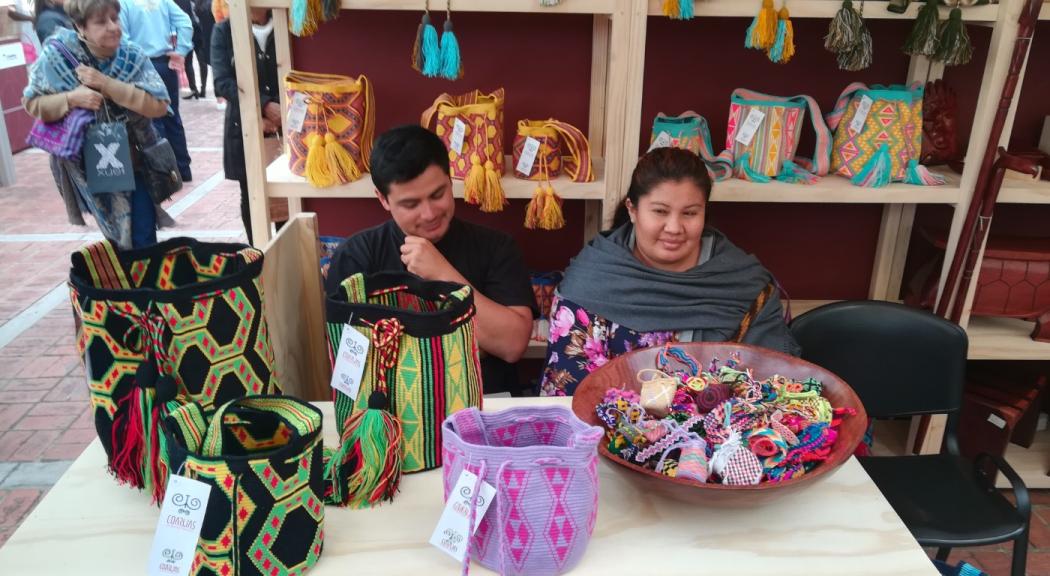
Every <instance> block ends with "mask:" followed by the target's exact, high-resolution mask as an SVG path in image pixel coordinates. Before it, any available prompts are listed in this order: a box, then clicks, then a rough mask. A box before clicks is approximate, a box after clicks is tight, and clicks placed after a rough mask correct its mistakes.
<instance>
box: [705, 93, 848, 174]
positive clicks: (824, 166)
mask: <svg viewBox="0 0 1050 576" xmlns="http://www.w3.org/2000/svg"><path fill="white" fill-rule="evenodd" d="M807 108H808V109H809V112H810V121H811V124H812V126H813V131H814V133H815V134H816V137H817V140H816V145H815V148H814V152H813V158H811V159H810V158H799V157H797V156H796V154H797V153H798V145H799V140H800V139H801V136H802V125H803V123H804V121H805V116H806V109H807ZM830 151H831V132H830V131H829V130H828V127H827V125H826V124H825V123H824V118H823V117H822V116H821V114H820V107H819V106H818V105H817V102H816V100H814V99H813V98H810V97H809V96H791V97H781V96H770V95H768V94H762V93H759V92H754V91H751V90H745V89H743V88H738V89H736V90H734V91H733V94H732V96H731V98H730V104H729V124H728V127H727V131H726V147H725V151H723V152H722V153H721V154H720V155H719V160H720V161H721V163H720V165H721V166H726V167H728V166H730V165H731V166H732V175H733V176H736V177H737V178H740V179H743V180H749V181H751V182H769V181H770V180H773V179H776V180H779V181H782V182H790V183H796V184H812V183H814V182H816V181H817V180H818V179H819V177H820V176H824V175H826V174H827V173H828V165H829V157H830ZM728 177H729V173H728V170H719V171H716V179H719V180H721V179H724V178H728Z"/></svg>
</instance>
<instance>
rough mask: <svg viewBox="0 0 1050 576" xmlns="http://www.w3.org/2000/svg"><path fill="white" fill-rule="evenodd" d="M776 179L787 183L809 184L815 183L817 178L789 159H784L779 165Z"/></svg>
mask: <svg viewBox="0 0 1050 576" xmlns="http://www.w3.org/2000/svg"><path fill="white" fill-rule="evenodd" d="M777 180H778V181H780V182H787V183H788V184H805V185H809V184H816V183H817V180H819V178H817V176H816V175H815V174H813V173H812V172H810V171H809V170H806V169H805V168H803V167H801V166H799V165H798V164H795V163H794V162H792V161H791V160H784V164H783V165H782V166H781V167H780V173H779V174H777Z"/></svg>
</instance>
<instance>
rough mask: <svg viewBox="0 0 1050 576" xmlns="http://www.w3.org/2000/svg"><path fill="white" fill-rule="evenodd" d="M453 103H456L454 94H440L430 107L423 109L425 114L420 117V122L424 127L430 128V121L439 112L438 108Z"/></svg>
mask: <svg viewBox="0 0 1050 576" xmlns="http://www.w3.org/2000/svg"><path fill="white" fill-rule="evenodd" d="M453 105H455V100H453V98H452V95H450V94H447V93H445V94H442V95H440V96H438V97H437V98H435V99H434V103H433V104H431V105H430V107H429V108H427V109H426V110H424V111H423V115H422V117H421V118H420V119H419V124H420V125H421V126H422V127H424V128H427V129H429V128H430V123H431V121H432V120H433V119H434V115H435V114H437V111H438V108H440V107H441V106H453Z"/></svg>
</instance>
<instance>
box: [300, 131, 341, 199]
mask: <svg viewBox="0 0 1050 576" xmlns="http://www.w3.org/2000/svg"><path fill="white" fill-rule="evenodd" d="M324 141H325V139H324V137H323V136H321V135H320V134H312V135H311V136H310V143H309V144H307V146H306V181H307V182H309V183H310V184H311V185H313V186H316V187H317V188H327V187H329V186H331V185H333V184H335V182H336V178H335V176H334V175H333V174H332V169H331V167H330V166H329V165H328V158H327V155H326V154H325V145H324Z"/></svg>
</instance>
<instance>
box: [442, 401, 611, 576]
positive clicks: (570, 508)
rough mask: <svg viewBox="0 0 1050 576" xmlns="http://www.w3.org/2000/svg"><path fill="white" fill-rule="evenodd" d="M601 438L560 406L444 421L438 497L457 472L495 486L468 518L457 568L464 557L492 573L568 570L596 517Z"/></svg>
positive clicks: (468, 413) (463, 414)
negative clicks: (491, 497) (482, 507)
mask: <svg viewBox="0 0 1050 576" xmlns="http://www.w3.org/2000/svg"><path fill="white" fill-rule="evenodd" d="M601 438H602V429H601V428H598V427H596V426H588V425H587V424H585V423H584V422H583V421H581V420H580V419H579V418H577V417H576V416H575V415H574V414H573V413H572V411H571V410H569V409H567V408H563V407H560V406H550V407H527V408H510V409H507V410H501V411H499V412H481V411H479V410H478V409H477V408H468V409H466V410H460V411H459V412H456V413H455V414H453V415H451V416H449V417H448V418H446V419H445V422H444V423H443V424H442V442H441V449H442V460H443V462H444V468H443V474H444V484H445V500H448V495H449V491H450V490H451V489H452V488H453V486H455V484H456V482H457V480H458V479H459V475H460V473H462V471H463V470H464V469H466V470H469V471H471V472H472V473H474V474H476V475H477V476H478V477H479V479H484V480H485V481H486V482H488V483H489V484H491V485H492V486H493V487H494V488H495V489H496V498H495V500H496V501H495V502H494V503H493V504H491V505H490V506H489V509H488V512H487V513H486V514H485V517H484V518H480V519H477V518H471V527H473V523H474V522H475V521H477V522H479V525H478V529H477V532H476V533H475V534H474V537H473V538H472V539H471V543H470V546H468V549H467V554H466V558H465V559H464V569H465V571H466V568H467V566H468V565H469V563H470V558H471V555H473V556H475V557H477V558H478V560H479V561H480V562H481V564H482V565H484V566H485V567H487V568H489V569H491V570H496V571H498V572H499V573H500V574H530V575H531V574H536V575H543V574H561V573H564V572H567V571H569V570H571V569H572V568H573V567H574V566H576V564H577V563H579V561H580V559H581V558H582V557H583V553H584V551H585V550H586V548H587V543H588V542H589V541H590V539H591V533H592V532H593V531H594V523H595V520H596V519H597V516H598V453H597V446H598V442H599V441H600V440H601ZM479 481H480V480H479ZM473 493H474V494H477V493H478V490H477V486H475V488H474V491H473Z"/></svg>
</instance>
